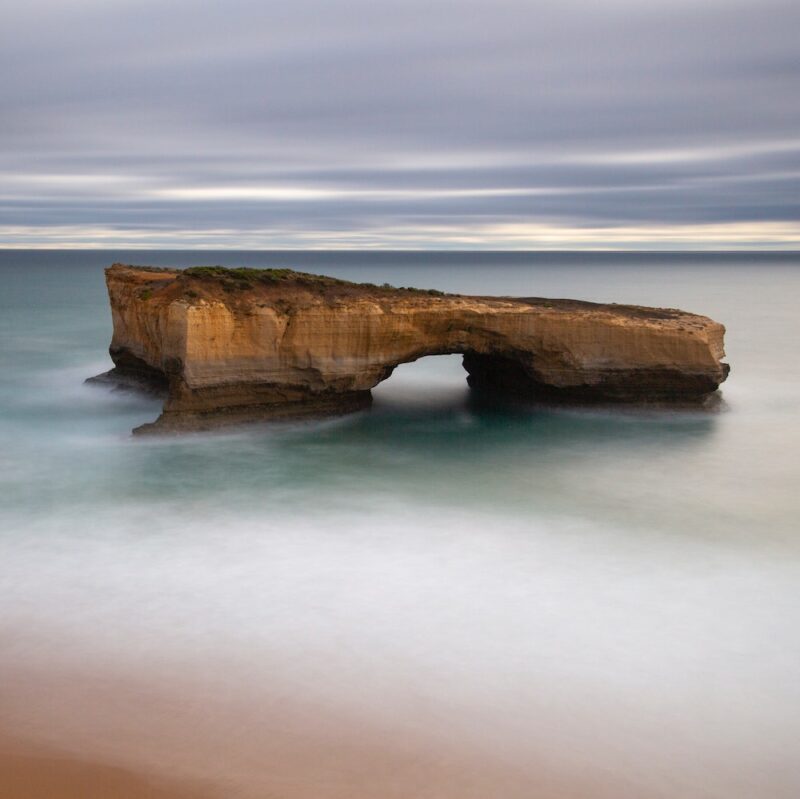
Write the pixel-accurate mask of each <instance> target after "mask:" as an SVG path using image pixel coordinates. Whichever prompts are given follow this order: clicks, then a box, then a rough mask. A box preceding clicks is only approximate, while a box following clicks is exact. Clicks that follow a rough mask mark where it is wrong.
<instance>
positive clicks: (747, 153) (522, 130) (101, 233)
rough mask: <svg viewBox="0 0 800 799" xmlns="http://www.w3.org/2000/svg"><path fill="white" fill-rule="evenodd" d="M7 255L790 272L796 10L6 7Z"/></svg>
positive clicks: (0, 165)
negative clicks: (751, 267) (767, 261)
mask: <svg viewBox="0 0 800 799" xmlns="http://www.w3.org/2000/svg"><path fill="white" fill-rule="evenodd" d="M0 247H104V248H108V247H155V248H173V247H177V248H194V247H197V248H235V249H281V248H322V249H329V248H363V247H370V248H390V249H417V248H431V249H641V248H644V249H659V250H662V249H757V248H758V249H761V248H769V249H800V3H798V2H797V1H796V0H792V2H782V1H780V2H773V0H759V1H758V2H738V1H737V0H693V2H688V1H687V0H669V1H668V2H665V1H664V0H636V1H635V2H634V1H633V0H597V2H593V1H590V0H557V1H556V0H554V1H553V2H541V1H540V0H492V1H491V2H471V0H457V1H456V0H424V2H417V0H404V1H403V2H389V1H388V0H386V1H385V0H354V1H353V2H349V1H348V2H345V0H291V2H288V0H281V1H280V2H277V1H275V0H258V1H255V0H225V1H224V2H197V0H195V2H183V1H182V0H175V1H172V0H159V2H150V1H149V0H136V2H120V1H118V0H102V1H101V0H71V2H69V3H67V2H64V0H55V1H54V0H25V1H24V2H19V1H18V0H4V2H3V3H2V7H1V8H0Z"/></svg>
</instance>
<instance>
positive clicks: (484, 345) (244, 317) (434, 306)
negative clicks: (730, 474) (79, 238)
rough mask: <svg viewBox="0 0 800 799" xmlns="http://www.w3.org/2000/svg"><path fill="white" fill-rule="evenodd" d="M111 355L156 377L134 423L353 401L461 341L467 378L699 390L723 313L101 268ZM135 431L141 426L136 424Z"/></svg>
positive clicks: (282, 273) (132, 373)
mask: <svg viewBox="0 0 800 799" xmlns="http://www.w3.org/2000/svg"><path fill="white" fill-rule="evenodd" d="M106 282H107V285H108V291H109V297H110V300H111V310H112V317H113V321H114V334H113V338H112V343H111V347H110V352H111V357H112V359H113V360H114V363H115V368H114V370H112V372H111V373H109V374H108V375H107V376H106V379H109V378H110V379H124V380H129V381H130V380H137V381H140V382H144V383H146V384H147V385H149V386H155V387H158V386H160V387H161V388H163V389H165V390H166V395H167V396H166V401H165V405H164V412H163V413H162V415H161V417H160V418H159V420H158V422H157V423H155V424H154V425H146V426H145V427H144V430H148V431H152V430H165V431H166V430H178V429H192V428H195V429H196V428H198V427H199V428H203V427H210V426H216V425H218V424H220V423H234V422H240V421H249V420H254V419H265V418H280V417H286V416H296V415H301V414H312V415H322V414H330V413H343V412H347V411H351V410H354V409H357V408H363V407H365V406H366V405H368V404H369V402H370V401H371V394H370V391H371V389H372V388H373V387H374V386H376V385H377V384H378V383H380V382H381V381H382V380H385V379H386V378H387V377H388V376H389V375H390V374H391V373H392V371H393V370H394V369H395V368H396V367H397V366H398V365H399V364H402V363H408V362H410V361H415V360H417V359H419V358H422V357H424V356H426V355H448V354H456V353H460V354H462V355H463V356H464V368H465V369H466V371H467V373H468V382H469V383H470V385H471V386H472V387H473V388H476V389H481V390H484V391H490V392H501V393H508V394H515V395H518V396H524V397H528V398H531V399H546V400H548V401H569V402H574V401H579V402H597V401H602V402H665V401H666V402H686V401H694V402H696V401H702V399H703V398H704V397H706V396H707V395H709V394H710V393H711V392H713V391H715V390H716V389H717V387H718V386H719V384H720V383H721V382H722V381H723V380H724V379H725V377H726V376H727V365H726V364H724V363H722V362H721V359H722V357H723V356H724V351H723V335H724V328H723V326H722V325H721V324H719V323H717V322H714V321H712V320H711V319H708V318H707V317H704V316H698V315H695V314H690V313H686V312H683V311H678V310H672V309H655V308H643V307H639V306H629V305H599V304H595V303H588V302H580V301H575V300H546V299H541V298H510V297H471V296H463V295H452V294H442V293H441V292H435V291H422V290H416V289H396V288H392V287H389V286H383V287H378V286H372V285H368V284H354V283H348V282H345V281H340V280H335V279H333V278H326V277H322V276H318V275H305V274H302V273H297V272H292V271H290V270H244V269H239V270H228V269H222V268H221V267H200V268H195V269H189V270H185V271H182V272H181V271H175V270H157V269H151V268H146V267H131V266H125V265H122V264H115V265H114V266H112V267H110V268H109V269H108V270H106ZM144 430H143V431H144Z"/></svg>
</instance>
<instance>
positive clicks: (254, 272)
mask: <svg viewBox="0 0 800 799" xmlns="http://www.w3.org/2000/svg"><path fill="white" fill-rule="evenodd" d="M181 276H185V277H189V278H195V279H199V280H214V281H218V282H220V283H221V284H222V287H223V288H224V289H225V290H226V291H237V290H246V289H251V288H254V287H256V286H257V285H259V284H261V285H274V284H277V283H295V284H298V285H302V286H309V287H316V288H329V287H341V288H350V289H372V290H378V291H413V292H418V293H420V294H428V295H430V296H437V297H438V296H443V295H444V292H443V291H438V290H437V289H416V288H411V287H410V286H409V287H405V286H403V287H400V288H397V287H395V286H392V285H390V284H389V283H384V284H383V285H382V286H377V285H375V284H374V283H354V282H352V281H350V280H341V279H340V278H336V277H328V276H327V275H314V274H310V273H309V272H296V271H295V270H294V269H252V268H249V267H233V268H232V267H225V266H190V267H189V268H187V269H184V270H183V271H182V272H181Z"/></svg>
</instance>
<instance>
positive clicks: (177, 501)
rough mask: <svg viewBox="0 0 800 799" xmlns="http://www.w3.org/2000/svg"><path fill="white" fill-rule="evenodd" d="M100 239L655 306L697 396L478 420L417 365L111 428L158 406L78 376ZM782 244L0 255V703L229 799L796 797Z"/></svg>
mask: <svg viewBox="0 0 800 799" xmlns="http://www.w3.org/2000/svg"><path fill="white" fill-rule="evenodd" d="M117 260H120V261H125V262H133V263H146V264H152V265H163V266H171V265H180V266H183V265H192V264H198V263H221V264H225V265H244V266H292V267H295V268H299V269H305V270H308V271H317V272H323V273H326V274H332V275H336V276H339V277H344V278H348V279H353V280H366V281H370V282H374V283H383V282H389V283H392V284H394V285H412V286H418V287H425V288H438V289H442V290H447V291H459V292H464V293H475V294H508V295H521V296H551V297H573V298H580V299H588V300H597V301H616V302H632V303H638V304H645V305H660V306H668V307H680V308H684V309H686V310H691V311H696V312H700V313H705V314H707V315H709V316H712V317H713V318H715V319H717V320H719V321H721V322H723V323H724V324H726V325H727V328H728V334H727V337H726V349H727V351H728V360H729V362H730V364H731V367H732V372H731V377H730V378H729V380H728V382H727V383H726V384H725V385H724V387H723V388H724V392H723V396H724V401H725V402H724V405H723V408H722V410H720V411H719V412H716V413H702V412H666V411H660V412H654V411H649V412H635V411H631V410H619V411H612V410H541V409H536V410H534V409H525V408H520V407H515V408H486V407H479V406H476V405H475V404H474V403H473V402H472V401H471V399H470V397H469V392H468V391H467V388H466V384H465V381H464V376H465V373H464V372H463V370H462V369H461V366H460V358H458V357H456V356H445V357H440V358H426V359H423V360H421V361H419V362H417V363H415V364H409V365H405V366H402V367H400V368H399V369H398V370H397V371H396V372H395V374H394V375H393V376H392V377H391V378H390V379H389V380H388V381H386V382H385V383H384V384H382V385H381V386H379V387H378V389H377V390H376V391H375V398H376V402H375V405H374V407H373V409H372V410H371V411H369V412H365V413H362V414H356V415H353V416H348V417H344V418H341V419H334V420H326V421H322V422H304V423H292V424H286V423H284V424H276V425H273V426H268V427H262V428H254V429H249V430H246V431H237V432H231V433H226V434H218V435H213V436H189V437H185V438H170V439H163V440H139V439H133V438H131V437H130V435H129V431H130V430H131V428H132V427H134V426H136V425H138V424H141V423H142V422H145V421H148V420H151V419H153V418H155V416H156V415H157V414H158V410H159V407H158V403H156V402H154V401H152V400H149V399H144V398H141V397H136V396H132V395H125V394H120V393H113V392H110V391H107V390H105V389H100V388H97V387H88V386H84V385H83V379H84V378H85V377H87V376H89V375H92V374H95V373H98V372H100V371H103V370H104V369H106V368H108V364H109V362H108V358H107V355H106V348H107V346H108V342H109V339H110V334H111V324H110V314H109V311H108V303H107V298H106V295H105V286H104V283H103V274H102V268H103V267H104V266H107V265H109V264H110V263H112V262H113V261H117ZM798 267H800V259H799V258H798V257H797V256H791V255H789V256H775V255H773V256H759V257H756V256H753V255H736V256H733V255H709V256H697V255H630V254H629V255H618V254H614V255H611V254H608V255H600V254H591V255H586V254H581V255H577V254H575V255H568V254H561V255H558V254H547V255H531V254H492V253H488V254H487V253H480V254H478V253H473V254H456V253H452V254H443V253H439V254H432V253H405V254H399V253H394V254H390V253H360V254H353V253H311V252H307V253H247V252H242V253H227V252H225V253H221V252H214V253H177V252H141V251H140V252H131V253H119V252H114V253H111V252H16V253H15V252H11V251H6V252H1V253H0V279H2V287H3V289H2V293H0V346H1V349H0V414H1V415H0V498H1V499H0V502H1V505H0V531H1V532H0V564H2V565H0V603H1V604H0V606H1V607H2V608H3V613H2V617H1V618H0V636H2V637H0V685H2V684H4V683H5V685H6V689H5V690H3V689H0V691H2V693H0V711H2V713H3V717H4V718H5V719H6V720H7V721H6V725H7V726H8V725H10V726H11V727H12V728H13V729H14V731H15V732H16V733H18V734H19V735H22V736H23V737H29V738H33V739H37V740H46V741H49V742H51V743H54V744H57V745H59V746H61V747H66V748H69V747H72V748H74V749H76V750H80V751H81V752H83V753H86V752H90V753H91V752H95V753H97V755H98V756H99V755H101V754H103V755H104V756H107V757H112V758H115V759H116V760H118V761H120V762H125V761H126V760H127V761H131V762H133V763H134V765H142V766H146V767H147V768H152V769H154V770H158V769H161V770H166V771H171V772H181V773H183V772H185V773H186V774H191V775H200V776H207V777H213V778H221V779H224V780H228V781H230V785H231V786H232V787H231V789H230V790H231V792H230V793H229V795H231V796H233V795H242V796H251V795H252V796H261V797H263V796H273V795H274V796H287V797H289V796H292V797H293V796H306V795H308V796H314V797H316V798H317V799H325V798H326V797H339V796H342V797H344V796H348V797H354V796H355V797H361V796H364V797H370V799H372V797H384V796H387V797H390V796H391V797H394V796H398V797H401V796H402V797H406V796H411V795H413V796H431V797H448V799H449V797H459V799H462V797H469V796H476V797H477V796H481V797H483V796H499V797H517V796H519V797H531V796H536V797H549V796H553V797H555V796H559V797H561V796H576V797H578V796H579V797H584V796H585V797H606V796H608V797H612V796H613V797H615V798H616V799H620V798H621V797H628V796H630V797H636V798H637V799H639V798H641V797H670V799H673V798H674V797H677V796H681V797H691V798H692V799H693V798H694V797H720V799H736V798H738V797H741V798H742V799H752V797H755V796H758V797H787V799H788V797H796V796H797V795H800V766H798V765H797V763H796V762H795V761H796V759H797V758H796V748H797V741H798V740H800V681H799V680H798V674H800V630H799V629H798V621H800V607H799V606H798V601H799V600H800V588H798V585H800V525H798V519H799V518H800V497H799V496H798V493H799V492H798V487H800V458H798V454H797V453H798V448H799V447H800V424H798V417H797V409H798V407H800V377H799V376H798V370H797V366H798V357H797V353H796V346H797V342H798V340H799V339H800V315H798V313H797V298H798V296H800V269H798ZM123 684H124V685H127V686H129V688H128V690H127V692H121V691H111V688H109V686H111V685H123ZM9 686H13V687H9ZM80 686H83V687H80ZM120 695H124V696H127V697H128V699H126V700H123V699H121V698H120ZM156 700H157V701H156ZM154 725H155V726H156V727H158V729H159V731H160V732H159V733H158V734H155V733H154V732H153V726H154ZM345 739H346V740H347V742H348V743H347V746H346V747H345V746H344V744H342V741H343V740H345ZM214 752H216V753H217V755H218V757H217V758H216V759H215V757H214V756H213V755H210V754H209V753H214ZM220 752H222V753H223V755H221V756H220V755H219V753H220ZM299 772H302V775H303V776H302V778H301V777H299V776H298V773H299ZM237 791H238V792H239V793H237ZM270 791H271V793H270Z"/></svg>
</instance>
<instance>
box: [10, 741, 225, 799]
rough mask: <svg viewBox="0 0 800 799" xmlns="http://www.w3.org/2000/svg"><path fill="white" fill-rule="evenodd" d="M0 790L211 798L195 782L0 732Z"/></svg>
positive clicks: (74, 796)
mask: <svg viewBox="0 0 800 799" xmlns="http://www.w3.org/2000/svg"><path fill="white" fill-rule="evenodd" d="M0 795H2V796H3V797H6V799H93V797H98V799H215V798H216V797H219V796H221V794H220V793H219V792H218V791H212V790H209V789H207V788H206V787H204V786H201V785H193V784H186V783H178V782H172V781H167V780H163V779H159V778H156V777H152V776H149V775H145V774H138V773H136V772H134V771H130V770H127V769H124V768H120V767H117V766H113V765H110V764H107V763H94V762H91V761H89V760H81V759H78V758H75V757H73V756H70V755H68V754H64V753H62V752H59V751H58V750H48V749H46V748H44V747H41V746H38V745H34V744H29V743H26V742H23V741H17V740H15V739H13V738H9V737H7V736H0Z"/></svg>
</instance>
